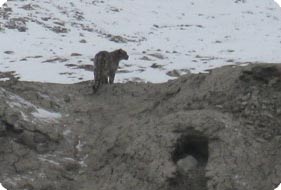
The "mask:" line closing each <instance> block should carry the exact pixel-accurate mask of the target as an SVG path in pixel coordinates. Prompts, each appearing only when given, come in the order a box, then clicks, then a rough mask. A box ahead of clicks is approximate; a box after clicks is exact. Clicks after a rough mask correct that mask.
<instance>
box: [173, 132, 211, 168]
mask: <svg viewBox="0 0 281 190" xmlns="http://www.w3.org/2000/svg"><path fill="white" fill-rule="evenodd" d="M188 155H191V156H193V157H194V158H195V159H196V160H197V161H198V163H199V164H200V165H201V166H205V165H206V163H207V162H208V157H209V152H208V139H207V138H206V137H204V136H200V135H190V136H183V137H181V138H179V139H178V141H177V144H176V147H175V150H174V152H173V153H172V160H173V162H175V163H176V162H177V161H178V160H180V159H183V158H185V157H186V156H188Z"/></svg>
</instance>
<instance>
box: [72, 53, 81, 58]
mask: <svg viewBox="0 0 281 190" xmlns="http://www.w3.org/2000/svg"><path fill="white" fill-rule="evenodd" d="M81 55H82V54H81V53H71V55H70V56H73V57H77V56H81Z"/></svg>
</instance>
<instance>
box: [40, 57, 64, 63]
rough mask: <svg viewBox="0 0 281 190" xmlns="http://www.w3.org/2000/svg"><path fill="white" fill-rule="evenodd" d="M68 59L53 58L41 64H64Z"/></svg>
mask: <svg viewBox="0 0 281 190" xmlns="http://www.w3.org/2000/svg"><path fill="white" fill-rule="evenodd" d="M67 60H68V59H66V58H61V57H55V58H51V59H47V60H45V61H42V63H51V62H66V61H67Z"/></svg>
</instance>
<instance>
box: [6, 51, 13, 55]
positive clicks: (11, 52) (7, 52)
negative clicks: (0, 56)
mask: <svg viewBox="0 0 281 190" xmlns="http://www.w3.org/2000/svg"><path fill="white" fill-rule="evenodd" d="M4 53H5V54H14V53H15V52H14V51H4Z"/></svg>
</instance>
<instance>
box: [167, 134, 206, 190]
mask: <svg viewBox="0 0 281 190" xmlns="http://www.w3.org/2000/svg"><path fill="white" fill-rule="evenodd" d="M208 144H209V142H208V138H206V137H205V136H203V135H200V134H197V133H196V135H194V134H193V135H183V136H181V137H180V138H179V139H178V140H177V142H176V144H175V148H174V151H173V152H172V154H171V159H172V161H173V162H174V163H175V165H176V167H177V171H176V174H175V176H174V177H173V178H172V179H169V188H168V189H170V190H186V189H194V190H195V189H200V190H207V178H206V176H205V167H206V165H207V163H208V158H209V151H208Z"/></svg>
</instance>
